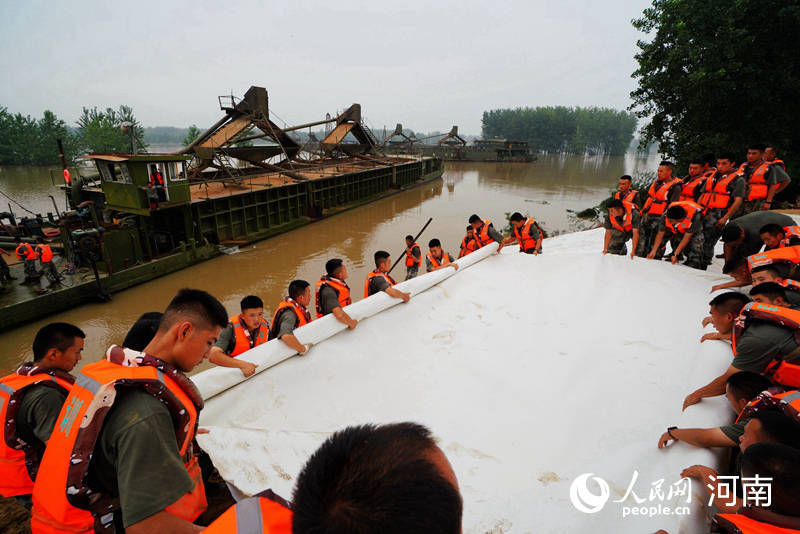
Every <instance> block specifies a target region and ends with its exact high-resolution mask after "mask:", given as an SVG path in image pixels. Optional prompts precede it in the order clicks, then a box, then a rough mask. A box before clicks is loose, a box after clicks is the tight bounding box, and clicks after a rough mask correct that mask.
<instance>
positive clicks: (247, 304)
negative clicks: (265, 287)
mask: <svg viewBox="0 0 800 534" xmlns="http://www.w3.org/2000/svg"><path fill="white" fill-rule="evenodd" d="M239 307H240V308H241V309H242V311H245V310H252V309H253V308H263V307H264V301H263V300H261V299H260V298H258V297H257V296H255V295H247V296H246V297H245V298H243V299H242V301H241V302H240V303H239Z"/></svg>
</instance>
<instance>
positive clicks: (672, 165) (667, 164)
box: [658, 159, 675, 169]
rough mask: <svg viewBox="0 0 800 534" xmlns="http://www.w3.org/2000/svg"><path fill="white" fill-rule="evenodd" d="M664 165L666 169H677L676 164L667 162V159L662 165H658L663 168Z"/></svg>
mask: <svg viewBox="0 0 800 534" xmlns="http://www.w3.org/2000/svg"><path fill="white" fill-rule="evenodd" d="M662 165H663V166H664V167H669V168H670V169H671V168H673V167H675V164H674V163H672V162H671V161H669V160H666V159H665V160H663V161H662V162H661V163H659V164H658V166H659V167H661V166H662Z"/></svg>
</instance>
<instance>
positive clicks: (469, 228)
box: [467, 224, 475, 232]
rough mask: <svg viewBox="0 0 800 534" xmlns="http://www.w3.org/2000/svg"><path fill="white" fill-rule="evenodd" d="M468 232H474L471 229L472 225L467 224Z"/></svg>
mask: <svg viewBox="0 0 800 534" xmlns="http://www.w3.org/2000/svg"><path fill="white" fill-rule="evenodd" d="M470 230H475V228H473V227H472V225H469V224H468V225H467V232H469V231H470Z"/></svg>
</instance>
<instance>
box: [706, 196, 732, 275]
mask: <svg viewBox="0 0 800 534" xmlns="http://www.w3.org/2000/svg"><path fill="white" fill-rule="evenodd" d="M727 212H728V210H726V209H717V210H709V211H708V213H706V215H705V217H704V218H703V241H704V243H703V248H704V251H703V264H704V265H711V261H712V260H713V259H714V247H715V246H716V244H717V241H719V238H720V237H721V236H722V228H718V227H717V222H719V220H720V219H721V218H723V217H724V216H725V214H726V213H727Z"/></svg>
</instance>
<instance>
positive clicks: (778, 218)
mask: <svg viewBox="0 0 800 534" xmlns="http://www.w3.org/2000/svg"><path fill="white" fill-rule="evenodd" d="M772 224H777V225H779V226H778V228H779V229H780V230H781V231H783V227H784V226H791V225H793V224H794V219H792V218H791V217H789V216H788V215H785V214H783V213H778V212H775V211H756V212H754V213H748V214H747V215H742V216H741V217H736V218H735V219H733V220H732V221H730V222H729V223H728V224H726V225H725V228H723V229H722V242H723V243H725V247H724V252H725V254H724V256H725V260H726V261H727V260H729V259H731V258H732V257H733V256H734V255H737V256H743V257H747V256H752V255H753V254H758V252H759V251H760V250H761V247H762V246H764V244H763V242H762V234H763V232H762V230H763V228H764V227H765V226H769V225H772ZM781 239H783V238H781Z"/></svg>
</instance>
